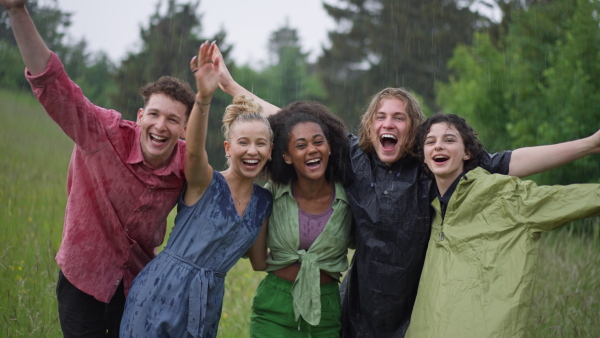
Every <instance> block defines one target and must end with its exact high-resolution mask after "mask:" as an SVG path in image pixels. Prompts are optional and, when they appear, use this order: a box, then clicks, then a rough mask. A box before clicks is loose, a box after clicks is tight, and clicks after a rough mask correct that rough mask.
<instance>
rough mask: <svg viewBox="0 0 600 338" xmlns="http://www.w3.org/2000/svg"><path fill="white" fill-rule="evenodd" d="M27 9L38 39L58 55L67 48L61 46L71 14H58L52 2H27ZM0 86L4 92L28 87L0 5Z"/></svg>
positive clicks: (23, 65) (8, 21) (6, 14)
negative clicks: (36, 30) (40, 38)
mask: <svg viewBox="0 0 600 338" xmlns="http://www.w3.org/2000/svg"><path fill="white" fill-rule="evenodd" d="M27 10H28V11H29V14H30V15H31V18H32V19H33V21H34V22H35V25H36V27H37V29H38V31H39V32H40V35H41V36H42V39H43V40H44V42H45V43H46V45H48V47H50V49H52V50H54V51H55V52H56V53H57V54H59V55H61V53H63V52H64V51H65V50H66V49H67V48H68V47H66V46H65V45H63V39H64V37H65V34H66V31H67V29H68V27H69V26H70V25H71V14H70V13H65V12H63V11H61V10H60V9H59V8H58V7H57V2H56V0H54V1H51V2H50V3H49V4H47V5H44V6H42V5H40V3H39V1H37V0H30V1H28V2H27ZM0 60H2V62H0V86H1V87H2V88H7V89H13V90H16V89H20V90H23V89H26V88H29V84H28V83H27V80H25V77H24V76H23V70H24V69H25V64H24V63H23V60H22V58H21V56H20V53H19V50H18V48H17V43H16V41H15V38H14V34H13V32H12V29H11V27H10V20H9V17H8V12H7V11H6V9H5V8H4V7H3V6H0Z"/></svg>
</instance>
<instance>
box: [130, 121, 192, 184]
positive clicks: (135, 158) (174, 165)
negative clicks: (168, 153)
mask: <svg viewBox="0 0 600 338" xmlns="http://www.w3.org/2000/svg"><path fill="white" fill-rule="evenodd" d="M141 134H142V128H141V127H140V126H138V125H136V126H135V137H134V140H133V144H132V146H131V149H130V150H129V157H128V158H127V164H142V165H145V166H146V167H148V169H150V170H151V171H152V172H153V173H154V174H155V175H158V176H168V175H171V174H175V176H177V177H178V178H181V176H182V175H181V168H183V157H182V156H181V155H180V154H179V153H180V152H182V151H183V152H184V153H185V148H184V147H181V144H183V143H184V141H179V142H177V144H176V145H175V148H173V154H174V156H173V157H172V158H171V161H170V162H169V164H168V165H166V166H164V167H161V168H158V169H154V168H152V166H151V165H149V164H148V163H146V162H145V161H144V154H143V153H142V145H141V143H140V136H141Z"/></svg>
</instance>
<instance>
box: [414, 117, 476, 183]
mask: <svg viewBox="0 0 600 338" xmlns="http://www.w3.org/2000/svg"><path fill="white" fill-rule="evenodd" d="M437 123H446V124H448V125H449V126H452V127H454V128H455V129H456V130H457V131H458V132H459V133H460V137H461V138H462V140H463V143H464V144H465V151H466V152H468V153H469V154H470V155H471V158H470V159H468V160H466V161H465V163H464V167H463V170H464V171H469V170H473V169H475V168H477V167H478V166H479V162H480V161H481V157H482V156H483V153H484V152H485V149H484V148H483V144H481V141H479V139H478V138H477V133H476V132H475V130H473V128H472V127H471V126H470V125H469V124H468V123H467V121H465V119H463V118H462V117H460V116H458V115H454V114H443V113H438V114H435V115H433V116H431V117H430V118H428V119H427V120H425V122H423V124H421V126H420V127H419V130H418V132H417V142H416V144H415V151H416V153H417V156H418V158H419V159H420V160H421V163H422V164H423V168H424V170H425V173H427V174H428V175H430V176H433V173H432V172H431V170H429V167H427V165H425V163H423V161H424V160H425V154H424V152H423V146H424V144H425V138H426V137H427V133H429V130H430V129H431V126H432V125H434V124H437Z"/></svg>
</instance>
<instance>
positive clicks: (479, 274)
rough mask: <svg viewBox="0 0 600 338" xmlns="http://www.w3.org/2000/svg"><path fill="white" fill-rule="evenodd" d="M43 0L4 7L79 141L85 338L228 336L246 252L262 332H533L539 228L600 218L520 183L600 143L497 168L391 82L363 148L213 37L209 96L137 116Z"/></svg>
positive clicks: (573, 201) (78, 282)
mask: <svg viewBox="0 0 600 338" xmlns="http://www.w3.org/2000/svg"><path fill="white" fill-rule="evenodd" d="M26 2H27V1H26V0H0V3H2V5H4V7H5V8H6V9H7V11H8V14H9V17H10V21H11V26H12V29H13V32H14V35H15V38H16V41H17V44H18V46H19V49H20V51H21V55H22V57H23V60H24V62H25V65H26V67H27V68H26V77H27V79H28V81H29V82H30V84H31V87H32V90H33V92H34V94H35V95H36V97H37V98H38V100H39V101H40V103H41V104H42V105H43V107H44V108H45V110H46V112H47V113H48V115H49V116H50V117H51V118H52V119H54V121H56V123H57V124H58V125H59V126H60V127H61V128H62V130H63V131H64V132H65V133H66V134H67V135H68V136H69V137H70V138H71V139H72V140H73V141H74V143H75V147H74V150H73V154H72V157H71V163H70V166H69V173H68V182H67V194H68V200H67V210H66V214H65V224H64V230H63V239H62V243H61V247H60V249H59V252H58V254H57V256H56V260H57V263H58V265H59V267H60V271H59V276H58V283H57V289H56V292H57V299H58V308H59V319H60V324H61V328H62V330H63V334H64V335H65V337H80V336H107V335H108V336H113V337H117V336H121V337H186V336H192V337H215V336H216V334H217V329H218V324H219V319H220V314H221V307H222V300H223V296H224V278H225V276H226V274H227V272H228V271H229V269H230V268H231V267H232V266H233V265H234V264H235V263H236V262H237V261H238V260H239V259H240V258H241V257H242V256H244V255H246V256H247V257H248V258H249V260H250V262H251V264H252V267H253V269H254V270H257V271H267V275H266V277H265V278H264V280H263V281H262V282H261V283H260V285H259V287H258V289H257V290H256V295H255V297H254V300H253V304H252V313H251V315H250V328H249V331H250V336H252V337H286V336H289V337H312V336H315V337H339V336H342V337H403V336H405V335H406V336H410V337H439V336H464V337H486V336H498V337H514V336H522V335H523V330H524V327H525V320H526V317H527V316H526V314H527V311H528V308H529V303H530V299H531V293H532V287H533V280H534V278H533V277H534V273H535V268H536V264H537V260H536V257H537V253H538V251H539V238H540V236H539V234H540V233H541V232H543V231H546V230H551V229H554V228H556V227H558V226H560V225H563V224H565V223H567V222H569V221H572V220H575V219H580V218H584V217H590V216H594V215H600V187H599V186H598V185H593V184H587V185H584V184H582V185H569V186H552V187H542V186H539V187H538V186H536V185H535V184H534V183H533V182H530V181H521V180H520V179H518V178H516V177H524V176H528V175H531V174H534V173H538V172H541V171H545V170H548V169H551V168H554V167H556V166H559V165H562V164H565V163H568V162H571V161H573V160H576V159H578V158H582V157H584V156H588V155H591V154H597V153H600V130H599V131H598V132H596V133H595V134H594V135H592V136H590V137H587V138H584V139H580V140H576V141H570V142H565V143H561V144H556V145H547V146H538V147H531V148H520V149H517V150H514V151H506V152H503V153H500V154H489V153H487V152H485V150H484V148H483V146H482V145H481V143H480V142H479V141H478V139H477V137H476V133H475V132H474V131H473V129H472V128H471V127H470V126H469V125H468V124H467V123H466V121H465V120H464V119H462V118H460V117H458V116H456V115H452V114H436V115H434V116H432V117H430V118H428V119H425V116H424V114H423V112H422V111H421V108H420V105H419V103H418V101H417V100H416V99H415V98H414V97H413V96H412V95H411V94H410V93H409V92H408V91H406V90H405V89H402V88H386V89H384V90H382V91H380V92H379V93H377V94H375V95H374V97H373V98H372V100H371V102H370V104H369V106H368V108H367V110H366V112H365V113H364V114H363V116H362V120H361V124H360V129H359V133H358V136H354V135H351V134H349V133H348V132H347V129H346V126H345V125H344V123H343V122H342V121H341V120H340V119H339V118H338V117H337V116H336V115H334V114H332V113H331V112H330V111H329V110H328V109H327V108H326V107H324V106H323V105H321V104H319V103H316V102H310V101H300V102H294V103H291V104H290V105H288V106H286V107H283V108H282V109H280V108H278V107H275V106H274V105H272V104H270V103H268V102H266V101H264V100H262V99H260V98H258V97H256V96H255V95H254V94H252V93H251V92H249V91H248V90H246V89H245V88H243V87H242V86H240V85H239V84H238V83H237V82H235V81H234V79H233V78H232V77H231V75H230V73H229V72H228V70H227V68H226V66H225V63H224V61H223V58H222V55H221V53H220V52H219V49H218V47H217V45H216V44H215V43H208V42H206V43H203V44H202V45H201V46H200V47H199V50H198V55H197V56H195V57H194V58H193V59H192V60H191V61H190V65H189V66H190V72H192V73H193V74H194V77H195V82H196V92H194V91H193V90H192V89H191V88H190V86H189V85H187V84H186V83H184V82H182V81H181V80H178V79H175V78H172V77H168V76H164V77H161V78H160V79H158V80H157V81H156V82H153V83H150V84H147V85H145V86H144V87H143V88H142V89H141V91H140V94H141V95H142V96H143V98H144V106H143V107H142V108H140V109H139V111H138V114H137V121H135V122H132V121H126V120H123V119H122V118H121V115H120V114H119V113H118V112H116V111H114V110H109V109H104V108H101V107H98V106H95V105H93V104H92V103H91V102H89V101H88V100H87V99H86V98H85V96H84V95H83V93H82V91H81V90H80V88H79V87H78V86H77V85H76V84H75V83H74V82H73V81H71V80H70V79H69V77H68V75H67V74H66V73H65V71H64V68H63V66H62V63H61V61H60V60H59V58H58V56H57V55H56V54H54V53H53V52H52V51H50V50H49V49H48V47H47V46H46V45H45V43H44V42H43V40H42V39H41V37H40V35H39V34H38V33H37V31H36V28H35V25H34V24H33V22H32V21H31V18H30V17H29V15H28V13H27V9H26ZM218 87H220V88H221V89H222V90H223V91H225V92H226V93H228V94H230V95H232V97H233V101H232V104H231V105H229V106H228V107H227V109H226V111H225V114H224V115H223V135H224V139H225V141H224V143H223V145H224V150H225V156H226V157H227V168H226V169H225V170H223V171H217V170H214V169H213V168H212V167H211V166H210V164H209V159H208V156H207V152H206V135H207V121H208V118H209V116H210V106H211V100H212V97H213V94H214V92H215V91H216V90H217V88H218ZM183 139H185V141H183ZM259 175H263V176H264V177H265V178H266V179H267V181H268V183H267V184H266V186H264V187H261V186H259V185H257V184H256V183H255V182H254V180H255V179H256V178H257V177H258V176H259ZM175 205H177V216H176V219H175V226H174V228H173V230H172V233H171V234H170V236H169V239H168V243H167V244H166V246H165V248H164V249H163V250H162V251H161V252H160V253H159V254H158V255H157V254H156V251H155V250H156V247H158V246H159V245H160V244H161V243H162V242H163V240H164V238H165V233H166V218H167V215H168V214H169V212H170V211H171V209H172V208H173V207H174V206H175ZM350 247H353V248H355V252H354V256H353V258H352V262H351V265H350V267H348V261H347V254H348V249H349V248H350ZM346 270H347V275H346V276H345V278H344V279H343V281H342V284H341V285H340V279H341V274H342V273H343V272H344V271H346Z"/></svg>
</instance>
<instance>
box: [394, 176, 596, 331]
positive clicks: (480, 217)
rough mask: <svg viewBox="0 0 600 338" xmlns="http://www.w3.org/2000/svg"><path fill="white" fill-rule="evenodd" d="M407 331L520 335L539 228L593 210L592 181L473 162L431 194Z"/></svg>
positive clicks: (528, 305) (591, 213)
mask: <svg viewBox="0 0 600 338" xmlns="http://www.w3.org/2000/svg"><path fill="white" fill-rule="evenodd" d="M432 205H433V207H434V208H435V210H436V215H435V216H434V219H433V229H432V232H431V237H430V239H429V246H428V249H427V258H426V259H425V267H424V268H423V274H422V275H421V282H420V284H419V292H418V295H417V300H416V302H415V306H414V309H413V313H412V319H411V324H410V327H409V330H408V332H407V335H406V336H407V337H418V338H421V337H467V338H468V337H473V338H479V337H507V338H508V337H523V336H524V334H525V332H524V331H525V325H526V322H527V318H528V313H529V309H530V308H531V298H532V295H533V286H534V279H535V272H536V269H537V265H538V256H539V251H540V234H541V233H542V232H544V231H548V230H552V229H555V228H557V227H559V226H562V225H564V224H566V223H568V222H571V221H573V220H576V219H581V218H585V217H590V216H594V215H600V185H598V184H573V185H568V186H537V185H536V184H535V183H534V182H532V181H521V180H520V179H518V178H515V177H510V176H503V175H490V174H489V173H488V172H486V171H485V170H483V169H481V168H477V169H474V170H472V171H470V172H468V173H467V174H466V176H465V177H463V178H462V179H461V180H460V183H459V184H458V186H457V187H456V190H455V192H454V194H453V195H452V197H451V198H450V203H449V204H448V207H447V211H446V216H445V218H444V219H443V220H442V217H441V210H440V204H439V201H438V200H437V199H436V200H435V201H434V202H433V203H432Z"/></svg>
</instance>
